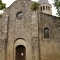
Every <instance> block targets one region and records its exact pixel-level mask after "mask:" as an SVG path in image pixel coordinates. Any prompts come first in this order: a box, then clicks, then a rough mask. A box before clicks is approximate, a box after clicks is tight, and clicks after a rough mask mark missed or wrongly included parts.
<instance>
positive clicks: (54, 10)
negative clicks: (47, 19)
mask: <svg viewBox="0 0 60 60" xmlns="http://www.w3.org/2000/svg"><path fill="white" fill-rule="evenodd" d="M14 1H16V0H2V2H4V3H6V7H9V6H10V5H11V4H12V3H13V2H14ZM32 1H38V0H32ZM53 1H54V0H49V3H50V4H51V6H52V15H54V16H56V9H55V7H54V6H53Z"/></svg>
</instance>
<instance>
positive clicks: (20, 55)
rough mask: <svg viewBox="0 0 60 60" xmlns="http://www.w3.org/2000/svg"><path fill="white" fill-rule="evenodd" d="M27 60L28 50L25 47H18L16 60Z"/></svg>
mask: <svg viewBox="0 0 60 60" xmlns="http://www.w3.org/2000/svg"><path fill="white" fill-rule="evenodd" d="M25 59H26V48H25V47H24V46H23V45H19V46H17V47H16V60H25Z"/></svg>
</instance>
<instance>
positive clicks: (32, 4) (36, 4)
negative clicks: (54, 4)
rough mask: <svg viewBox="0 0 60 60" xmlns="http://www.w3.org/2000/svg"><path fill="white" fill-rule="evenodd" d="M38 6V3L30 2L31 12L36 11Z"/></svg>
mask: <svg viewBox="0 0 60 60" xmlns="http://www.w3.org/2000/svg"><path fill="white" fill-rule="evenodd" d="M38 5H39V4H38V3H36V2H33V1H32V3H31V9H32V10H33V11H36V10H37V9H38Z"/></svg>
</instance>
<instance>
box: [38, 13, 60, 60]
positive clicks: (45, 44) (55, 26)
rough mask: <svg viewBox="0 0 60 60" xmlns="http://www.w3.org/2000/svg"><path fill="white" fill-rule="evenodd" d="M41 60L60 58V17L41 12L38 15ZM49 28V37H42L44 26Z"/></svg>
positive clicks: (58, 59) (59, 59)
mask: <svg viewBox="0 0 60 60" xmlns="http://www.w3.org/2000/svg"><path fill="white" fill-rule="evenodd" d="M39 25H40V49H41V50H40V52H41V60H60V57H59V56H60V53H59V52H60V18H57V17H54V16H51V15H48V14H41V16H40V24H39ZM45 27H48V28H49V38H44V28H45Z"/></svg>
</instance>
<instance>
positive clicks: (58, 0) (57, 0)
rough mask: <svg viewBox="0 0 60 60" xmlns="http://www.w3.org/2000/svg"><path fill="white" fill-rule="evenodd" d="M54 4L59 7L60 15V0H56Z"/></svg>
mask: <svg viewBox="0 0 60 60" xmlns="http://www.w3.org/2000/svg"><path fill="white" fill-rule="evenodd" d="M54 6H55V7H56V9H57V15H58V16H60V0H54Z"/></svg>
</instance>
